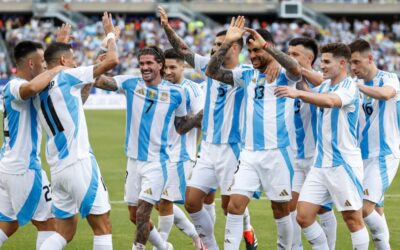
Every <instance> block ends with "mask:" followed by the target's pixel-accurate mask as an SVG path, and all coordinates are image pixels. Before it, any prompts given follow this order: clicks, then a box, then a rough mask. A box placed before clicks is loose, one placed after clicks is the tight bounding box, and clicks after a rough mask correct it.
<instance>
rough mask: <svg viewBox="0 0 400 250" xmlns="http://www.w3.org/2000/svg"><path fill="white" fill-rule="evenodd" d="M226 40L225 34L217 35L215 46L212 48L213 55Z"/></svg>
mask: <svg viewBox="0 0 400 250" xmlns="http://www.w3.org/2000/svg"><path fill="white" fill-rule="evenodd" d="M224 40H225V36H217V37H215V40H214V43H213V47H212V49H211V55H214V54H215V52H217V51H218V50H219V48H220V47H221V45H222V43H223V42H224Z"/></svg>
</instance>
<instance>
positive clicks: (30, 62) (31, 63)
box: [28, 58, 34, 69]
mask: <svg viewBox="0 0 400 250" xmlns="http://www.w3.org/2000/svg"><path fill="white" fill-rule="evenodd" d="M28 65H29V68H31V69H33V66H34V65H33V61H32V59H31V58H29V59H28Z"/></svg>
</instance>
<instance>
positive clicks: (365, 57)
mask: <svg viewBox="0 0 400 250" xmlns="http://www.w3.org/2000/svg"><path fill="white" fill-rule="evenodd" d="M371 59H372V56H370V54H369V53H368V52H364V53H360V52H354V53H352V54H351V58H350V64H351V72H352V73H353V75H355V76H357V78H358V79H365V78H367V76H368V74H369V71H370V66H371V61H372V60H371Z"/></svg>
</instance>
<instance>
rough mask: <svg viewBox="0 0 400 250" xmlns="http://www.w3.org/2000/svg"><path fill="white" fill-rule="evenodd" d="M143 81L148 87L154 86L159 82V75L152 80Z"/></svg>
mask: <svg viewBox="0 0 400 250" xmlns="http://www.w3.org/2000/svg"><path fill="white" fill-rule="evenodd" d="M144 82H145V83H146V85H147V86H149V87H155V86H157V85H159V84H160V83H161V76H158V77H157V78H155V79H154V80H152V81H144Z"/></svg>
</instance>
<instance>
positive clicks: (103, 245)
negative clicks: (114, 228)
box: [93, 234, 113, 250]
mask: <svg viewBox="0 0 400 250" xmlns="http://www.w3.org/2000/svg"><path fill="white" fill-rule="evenodd" d="M112 249H113V246H112V235H111V234H105V235H97V236H96V235H95V236H94V237H93V250H112Z"/></svg>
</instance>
